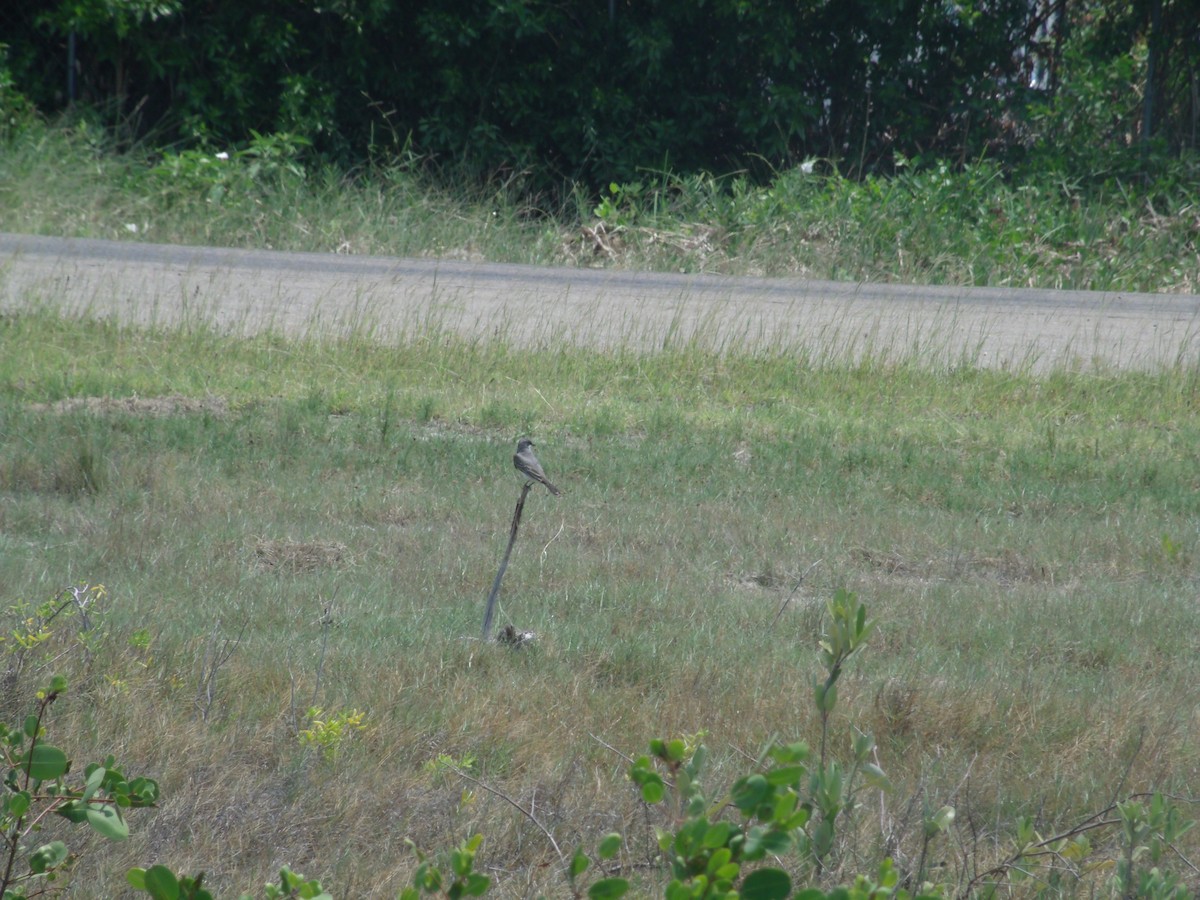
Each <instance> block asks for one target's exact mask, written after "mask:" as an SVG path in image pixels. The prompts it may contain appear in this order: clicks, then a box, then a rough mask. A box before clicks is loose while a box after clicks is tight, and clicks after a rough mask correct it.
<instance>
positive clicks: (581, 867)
mask: <svg viewBox="0 0 1200 900" xmlns="http://www.w3.org/2000/svg"><path fill="white" fill-rule="evenodd" d="M591 864H592V861H591V860H590V859H588V855H587V854H586V853H584V852H583V848H582V847H581V848H579V849H578V850H576V851H575V855H574V856H572V857H571V866H570V868H569V869H568V871H569V872H570V873H571V879H572V880H574V879H576V878H578V877H579V876H580V875H582V874H583V873H584V872H586V871H587V867H588V866H590V865H591Z"/></svg>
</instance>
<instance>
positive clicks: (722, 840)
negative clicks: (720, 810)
mask: <svg viewBox="0 0 1200 900" xmlns="http://www.w3.org/2000/svg"><path fill="white" fill-rule="evenodd" d="M732 831H733V825H731V824H730V823H729V822H713V823H712V825H710V826H709V827H708V829H707V830H706V831H705V832H704V837H703V838H702V839H701V841H700V846H702V847H704V848H705V849H708V850H715V849H716V848H717V847H724V846H725V844H726V843H728V841H729V835H730V833H732Z"/></svg>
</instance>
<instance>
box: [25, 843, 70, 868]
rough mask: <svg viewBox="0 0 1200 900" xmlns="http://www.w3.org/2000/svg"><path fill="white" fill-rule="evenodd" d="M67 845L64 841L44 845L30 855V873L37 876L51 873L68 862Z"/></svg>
mask: <svg viewBox="0 0 1200 900" xmlns="http://www.w3.org/2000/svg"><path fill="white" fill-rule="evenodd" d="M67 855H68V854H67V845H66V844H64V843H63V842H62V841H51V842H50V843H49V844H43V845H42V846H41V847H38V848H37V849H36V850H34V851H33V853H31V854H29V871H31V872H33V873H34V874H35V875H41V874H42V873H44V872H49V871H50V870H51V869H55V868H58V867H59V866H61V865H62V864H63V863H65V862H66V861H67Z"/></svg>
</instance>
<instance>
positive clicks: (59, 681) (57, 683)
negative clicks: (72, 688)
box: [48, 675, 67, 694]
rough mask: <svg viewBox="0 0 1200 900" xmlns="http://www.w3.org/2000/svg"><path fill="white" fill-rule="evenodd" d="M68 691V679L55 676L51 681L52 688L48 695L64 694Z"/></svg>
mask: <svg viewBox="0 0 1200 900" xmlns="http://www.w3.org/2000/svg"><path fill="white" fill-rule="evenodd" d="M66 690H67V679H66V677H65V676H63V675H55V676H54V677H53V678H51V679H50V687H49V690H48V693H51V694H62V693H64V692H65V691H66Z"/></svg>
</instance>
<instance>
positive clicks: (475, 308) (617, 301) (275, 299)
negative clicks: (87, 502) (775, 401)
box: [0, 233, 1200, 370]
mask: <svg viewBox="0 0 1200 900" xmlns="http://www.w3.org/2000/svg"><path fill="white" fill-rule="evenodd" d="M34 306H40V307H43V308H50V309H54V310H57V311H60V312H62V313H63V314H68V315H70V314H75V315H80V314H88V315H94V316H103V317H112V318H115V319H116V320H118V321H121V322H128V323H136V324H143V325H162V326H167V325H173V324H177V323H183V322H191V323H197V324H199V323H204V324H209V325H213V326H215V327H217V328H219V329H221V330H224V331H228V332H231V333H237V334H246V333H252V332H255V331H260V330H263V329H274V330H276V331H280V332H283V333H286V334H290V335H302V334H306V333H311V332H316V333H320V334H330V333H345V332H353V331H357V332H360V333H365V334H370V335H373V336H375V337H377V338H378V339H380V340H385V341H386V340H396V339H400V338H402V337H403V336H405V335H413V334H417V333H421V332H422V331H424V330H425V329H428V328H430V327H439V328H444V329H447V330H451V331H455V332H458V333H461V334H464V335H467V336H471V337H476V338H484V339H486V338H488V337H490V336H494V335H504V336H506V337H507V339H509V340H510V341H512V342H514V343H516V344H518V345H523V346H537V345H544V344H554V343H555V342H561V341H567V342H569V343H573V344H578V345H581V346H590V347H598V348H605V347H612V346H618V345H623V346H627V347H632V348H636V349H644V350H653V349H656V348H660V347H664V346H679V345H682V344H686V343H687V342H688V341H691V340H696V341H698V342H700V343H702V344H703V345H705V346H709V347H715V348H732V347H742V348H751V349H754V348H766V347H781V348H793V349H795V350H796V352H809V353H811V354H812V355H813V357H814V358H816V359H828V358H830V357H838V358H844V357H850V358H857V357H858V356H860V355H862V354H867V353H869V354H873V355H876V356H882V357H890V358H895V357H899V356H905V355H908V354H912V353H916V354H918V355H919V356H920V357H921V358H923V359H926V360H929V361H932V362H935V363H940V362H944V363H946V364H951V365H953V364H956V363H959V362H963V361H968V362H971V363H973V364H976V365H982V366H993V367H1020V366H1024V365H1031V366H1033V367H1034V368H1035V369H1038V370H1044V369H1047V368H1051V367H1055V366H1059V365H1079V366H1084V367H1089V366H1092V365H1106V366H1120V367H1126V368H1130V367H1132V368H1150V369H1153V368H1157V367H1160V366H1164V365H1168V366H1169V365H1172V364H1174V363H1176V362H1178V361H1184V362H1193V361H1196V360H1197V354H1198V353H1200V339H1198V338H1200V335H1198V330H1200V296H1197V295H1195V294H1137V293H1125V292H1121V293H1101V292H1088V291H1049V290H1027V289H1017V288H965V287H929V286H913V285H898V284H854V283H842V282H829V281H806V280H802V279H792V278H770V279H767V278H735V277H725V276H717V275H665V274H653V273H634V272H627V271H620V270H611V269H567V268H539V267H534V266H517V265H497V264H491V263H471V262H459V261H448V260H433V259H397V258H388V257H379V256H339V255H333V254H319V253H282V252H274V251H260V250H228V249H219V248H213V247H183V246H171V245H163V244H141V243H132V242H120V241H99V240H83V239H62V238H50V237H34V236H29V235H12V234H2V233H0V310H7V311H13V310H18V309H23V308H30V307H34Z"/></svg>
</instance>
